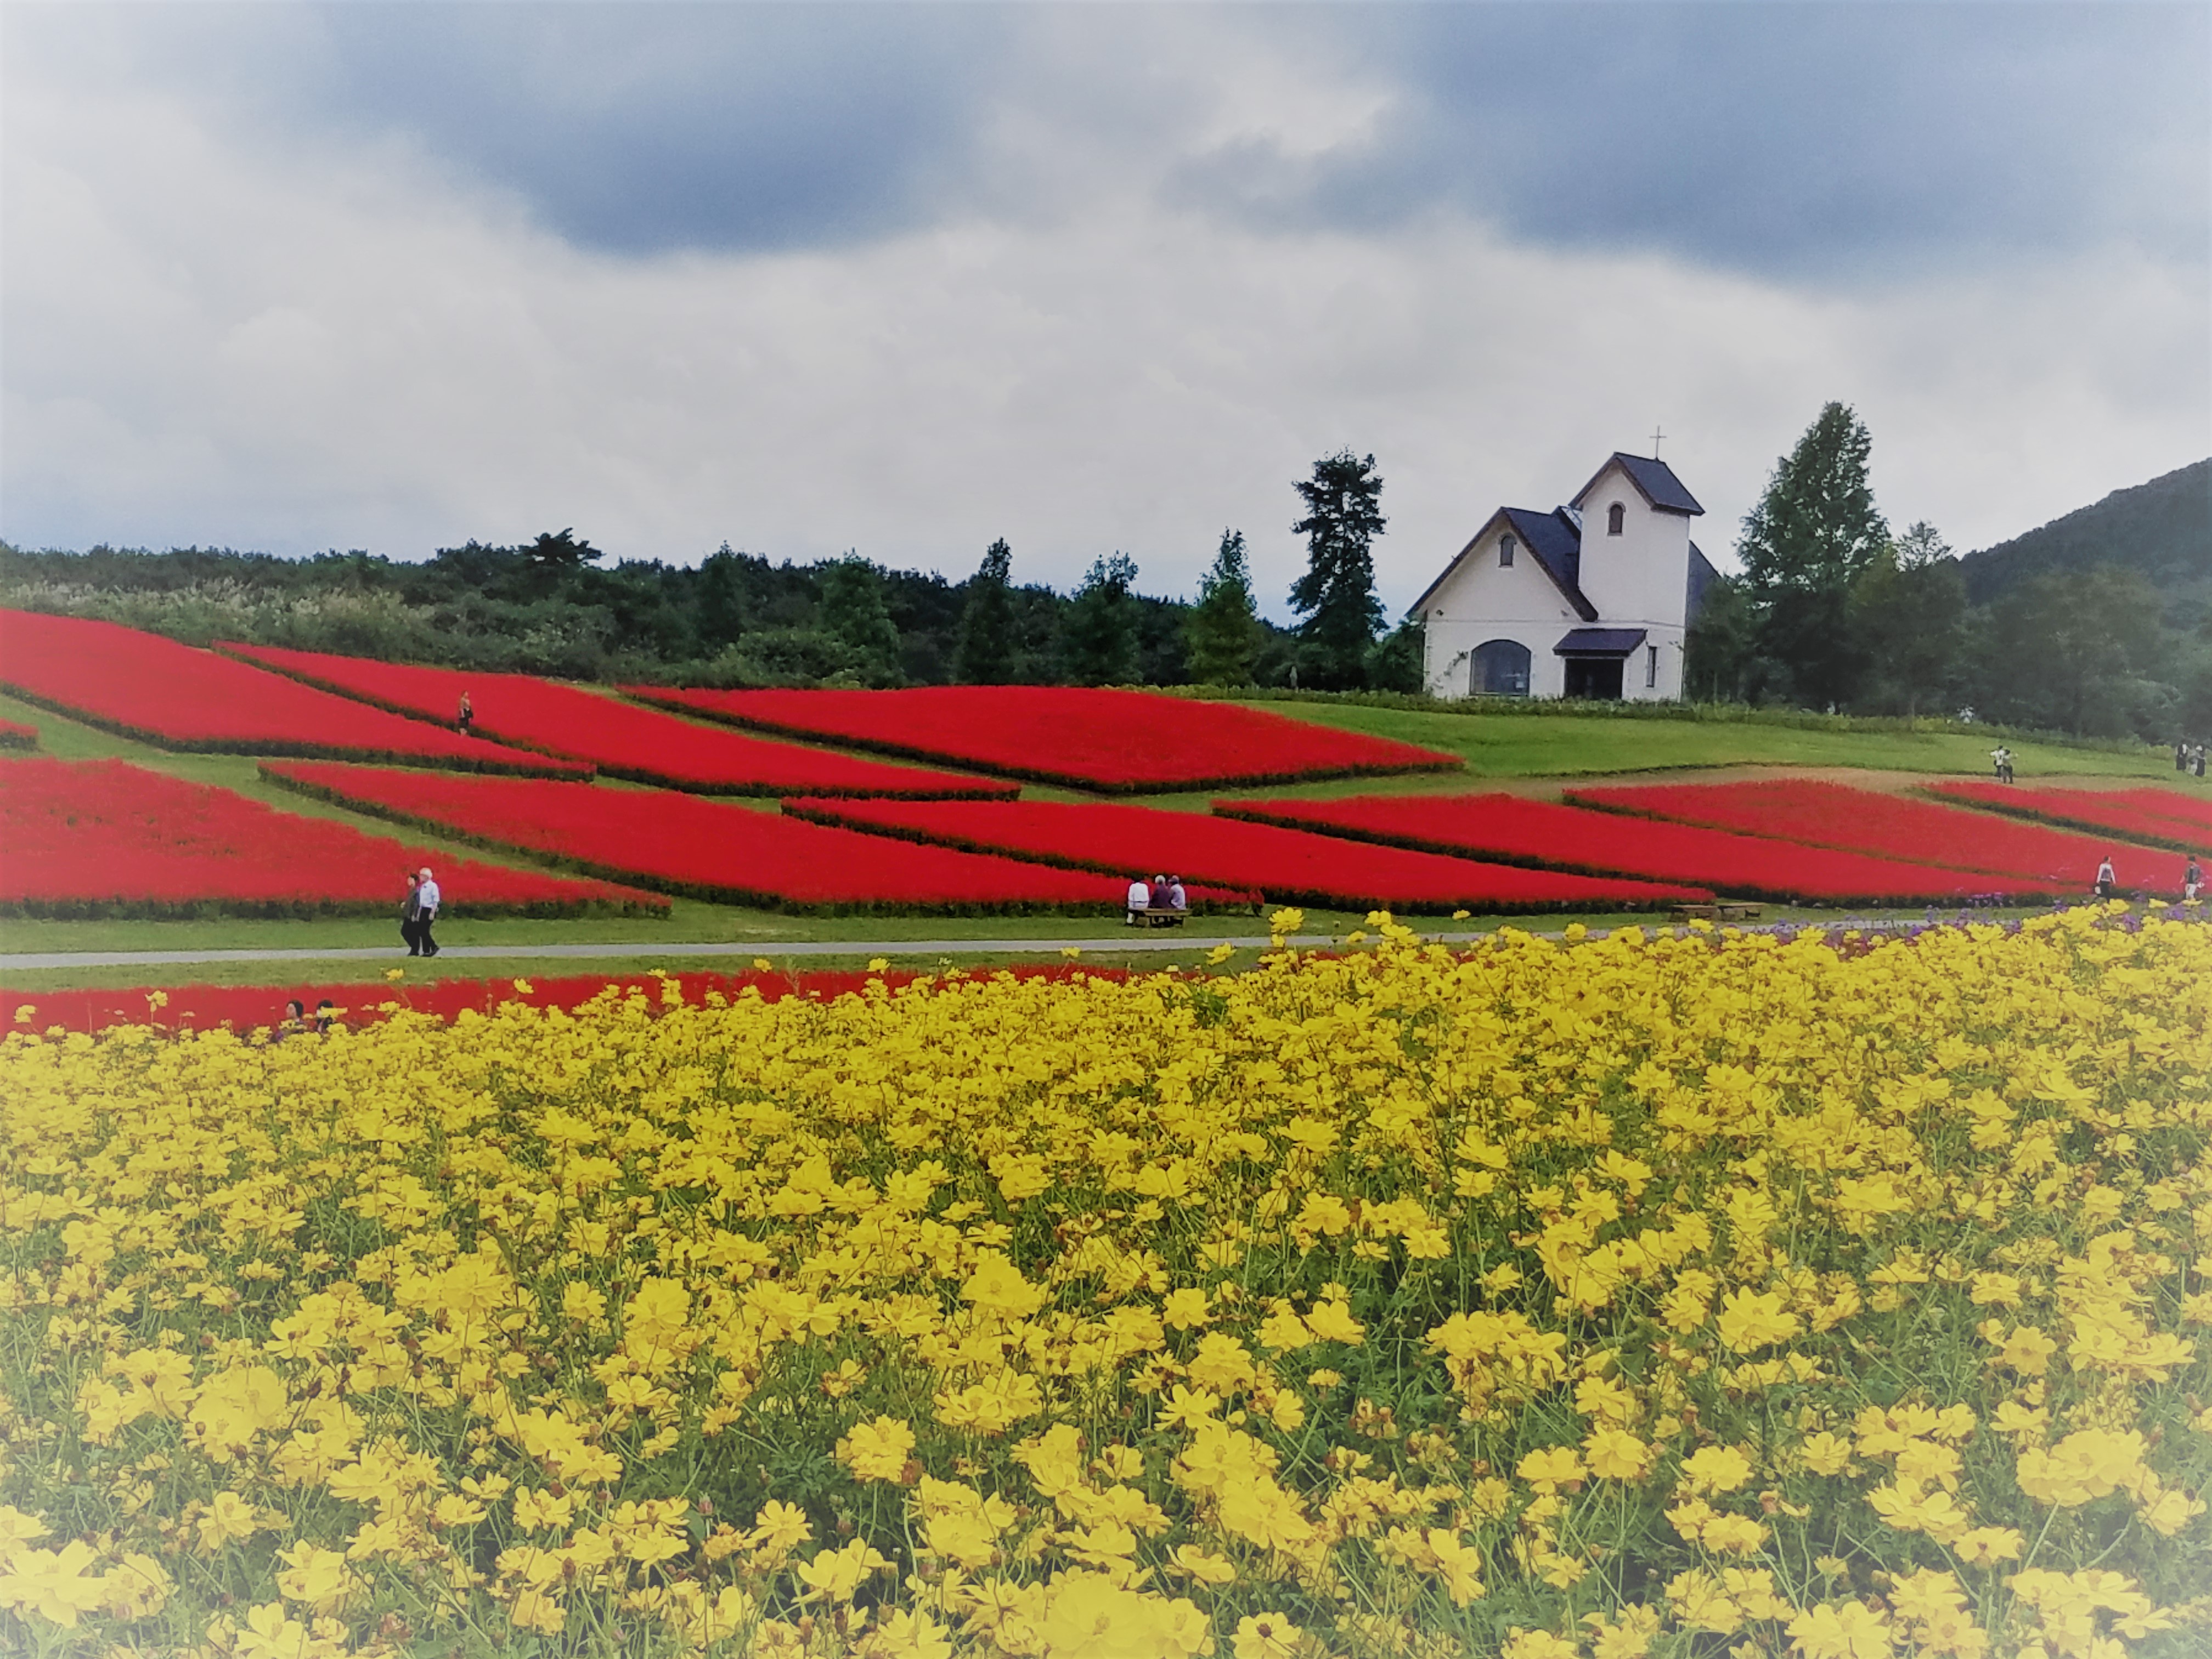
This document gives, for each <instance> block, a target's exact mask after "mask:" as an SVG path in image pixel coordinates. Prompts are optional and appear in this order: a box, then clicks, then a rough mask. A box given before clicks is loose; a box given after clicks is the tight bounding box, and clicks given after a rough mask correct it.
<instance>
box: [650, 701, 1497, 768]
mask: <svg viewBox="0 0 2212 1659" xmlns="http://www.w3.org/2000/svg"><path fill="white" fill-rule="evenodd" d="M623 689H624V690H627V691H628V692H629V694H630V695H631V696H635V697H642V698H647V699H649V700H650V701H652V702H659V703H663V704H665V705H667V706H669V707H671V708H684V709H686V710H689V711H690V712H692V713H695V714H705V715H708V716H710V717H711V718H714V719H716V720H727V721H729V722H731V723H732V724H734V725H739V726H757V727H758V728H760V729H761V730H763V731H769V732H792V733H795V734H798V735H801V736H805V737H812V738H825V739H828V740H829V741H832V742H837V743H848V744H853V745H854V746H855V747H858V748H862V749H873V750H879V751H880V752H882V753H884V754H890V755H911V756H915V757H920V758H921V759H925V760H935V761H947V762H951V763H955V764H957V765H962V766H972V767H975V769H978V770H979V771H985V772H997V773H1000V774H1003V775H1006V776H1007V777H1012V778H1030V779H1034V780H1036V781H1038V782H1040V783H1055V784H1063V785H1066V786H1068V787H1073V788H1079V789H1094V790H1097V791H1099V792H1101V793H1106V794H1144V793H1151V792H1153V791H1159V790H1170V789H1206V788H1213V787H1229V786H1231V785H1236V784H1255V783H1287V782H1290V781H1293V780H1295V779H1300V778H1328V777H1352V776H1358V775H1362V774H1369V773H1373V774H1383V773H1390V772H1420V771H1456V770H1457V769H1459V765H1460V761H1459V757H1457V756H1455V755H1446V754H1442V753H1439V752H1438V751H1437V750H1432V749H1419V748H1416V747H1415V746H1414V745H1413V744H1409V743H1396V742H1393V741H1391V740H1390V739H1389V738H1370V737H1365V736H1363V735H1361V734H1360V733H1358V732H1342V731H1339V730H1337V729H1336V728H1335V727H1334V726H1319V725H1316V724H1314V723H1313V722H1311V721H1309V720H1290V719H1287V718H1285V716H1283V715H1281V714H1271V713H1268V712H1267V711H1265V710H1262V709H1256V708H1239V707H1237V706H1236V705H1235V704H1232V703H1220V702H1197V701H1195V700H1193V699H1190V698H1186V697H1169V696H1160V695H1158V694H1156V693H1152V692H1146V691H1119V690H1104V689H1093V688H1090V687H1084V686H1068V685H933V686H924V687H920V688H917V689H915V690H908V691H671V690H662V689H660V688H658V687H653V686H643V685H636V686H626V687H624V688H623ZM817 793H820V792H817Z"/></svg>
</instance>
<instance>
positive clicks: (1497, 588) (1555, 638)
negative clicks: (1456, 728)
mask: <svg viewBox="0 0 2212 1659" xmlns="http://www.w3.org/2000/svg"><path fill="white" fill-rule="evenodd" d="M1506 534H1510V528H1509V526H1507V525H1506V523H1505V521H1504V520H1503V519H1502V518H1501V519H1498V520H1494V521H1493V522H1492V524H1490V525H1489V526H1486V527H1485V529H1484V531H1483V532H1482V534H1481V536H1480V538H1477V542H1476V545H1475V548H1474V551H1473V552H1472V553H1470V554H1468V556H1466V557H1465V558H1464V559H1462V561H1461V562H1460V563H1459V566H1458V568H1455V570H1454V571H1453V572H1452V573H1451V574H1450V575H1449V576H1448V577H1446V578H1445V579H1444V580H1443V583H1442V584H1441V585H1440V586H1438V587H1437V591H1436V592H1434V593H1432V594H1431V595H1430V596H1429V600H1428V603H1427V605H1425V606H1424V607H1423V609H1422V612H1421V621H1422V632H1423V635H1424V639H1425V648H1424V663H1425V673H1426V684H1427V685H1428V688H1429V691H1430V694H1431V696H1438V697H1464V696H1470V695H1472V689H1471V687H1470V684H1469V679H1468V676H1469V673H1470V671H1471V667H1472V664H1473V659H1474V650H1475V647H1478V646H1480V645H1482V644H1485V643H1486V642H1487V641H1491V640H1514V641H1518V642H1519V643H1520V644H1522V646H1524V647H1527V648H1528V695H1529V696H1533V697H1556V696H1560V695H1561V694H1562V693H1563V692H1564V691H1565V689H1566V667H1565V663H1564V662H1563V661H1562V660H1561V659H1559V657H1557V656H1555V655H1553V650H1552V647H1554V646H1556V645H1557V644H1558V643H1559V636H1560V635H1562V634H1564V633H1565V632H1566V631H1567V629H1570V628H1576V627H1579V626H1581V625H1582V618H1581V617H1579V616H1577V614H1576V612H1575V610H1574V607H1573V606H1571V605H1569V604H1568V603H1567V601H1566V598H1565V595H1564V594H1562V593H1561V592H1559V587H1558V586H1557V585H1556V584H1554V583H1553V580H1552V579H1551V578H1550V577H1549V576H1547V575H1546V574H1544V568H1543V567H1542V566H1541V564H1539V563H1538V562H1536V556H1535V555H1534V553H1531V552H1530V551H1529V550H1528V545H1527V544H1525V543H1522V544H1520V546H1519V547H1518V549H1517V550H1516V552H1515V554H1514V557H1513V562H1512V564H1511V565H1510V566H1501V565H1500V564H1499V563H1498V538H1499V537H1500V536H1502V535H1506ZM1515 540H1516V542H1518V541H1519V538H1518V537H1516V538H1515ZM1475 617H1480V618H1482V620H1480V621H1476V620H1474V618H1475Z"/></svg>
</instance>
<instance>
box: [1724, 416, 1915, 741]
mask: <svg viewBox="0 0 2212 1659" xmlns="http://www.w3.org/2000/svg"><path fill="white" fill-rule="evenodd" d="M1873 447H1874V440H1873V438H1872V437H1871V436H1870V435H1869V434H1868V432H1867V429H1866V427H1865V426H1864V425H1863V423H1862V422H1860V420H1859V418H1858V416H1856V415H1854V414H1853V413H1852V412H1851V411H1850V409H1849V408H1847V407H1846V406H1845V405H1844V404H1828V405H1827V406H1826V408H1824V409H1823V410H1821V411H1820V415H1819V416H1818V418H1816V419H1815V420H1814V422H1813V424H1812V425H1811V426H1810V427H1808V428H1806V431H1805V435H1804V436H1803V437H1802V438H1800V439H1799V440H1798V441H1797V447H1796V448H1795V449H1793V450H1791V451H1790V453H1789V454H1787V455H1785V456H1784V457H1782V459H1780V460H1778V461H1777V462H1776V463H1775V467H1774V473H1773V476H1772V477H1771V478H1770V479H1769V480H1768V482H1767V485H1766V493H1765V495H1761V496H1760V497H1759V502H1758V505H1756V506H1755V507H1753V508H1752V509H1751V511H1750V512H1749V513H1747V514H1746V515H1745V516H1744V520H1743V534H1742V535H1741V537H1740V538H1738V539H1737V541H1736V554H1737V556H1738V557H1740V558H1741V560H1742V561H1743V569H1744V586H1745V588H1746V592H1747V598H1748V599H1750V601H1751V603H1752V605H1753V608H1754V610H1755V611H1757V612H1758V614H1759V647H1760V651H1761V653H1762V654H1764V655H1765V656H1767V657H1769V658H1771V659H1773V660H1775V661H1777V662H1778V663H1780V664H1782V665H1784V666H1785V667H1786V668H1787V670H1788V671H1789V675H1790V682H1791V689H1792V690H1793V691H1794V692H1795V694H1796V696H1797V698H1798V699H1799V701H1801V702H1809V703H1812V704H1814V705H1816V706H1817V705H1819V704H1821V703H1830V702H1832V703H1841V702H1848V701H1849V700H1850V696H1851V694H1852V692H1853V691H1854V690H1856V688H1857V683H1858V680H1859V678H1860V676H1861V675H1862V674H1863V672H1864V670H1865V661H1864V658H1863V654H1862V653H1861V652H1860V651H1859V650H1858V649H1857V646H1856V645H1855V643H1854V641H1853V640H1852V638H1851V633H1850V614H1849V613H1850V592H1851V587H1852V585H1853V584H1854V583H1855V582H1857V580H1858V579H1859V577H1860V576H1861V575H1862V574H1864V572H1865V570H1866V568H1867V567H1868V566H1869V565H1870V564H1871V563H1873V562H1874V561H1875V558H1876V557H1877V556H1880V555H1881V552H1882V551H1883V550H1884V549H1886V548H1887V547H1888V545H1889V526H1887V525H1886V524H1884V523H1883V522H1882V517H1881V512H1880V511H1879V510H1878V509H1877V508H1876V507H1875V503H1874V487H1873V485H1872V484H1871V483H1869V479H1868V476H1867V462H1868V458H1869V455H1870V454H1871V453H1872V451H1873Z"/></svg>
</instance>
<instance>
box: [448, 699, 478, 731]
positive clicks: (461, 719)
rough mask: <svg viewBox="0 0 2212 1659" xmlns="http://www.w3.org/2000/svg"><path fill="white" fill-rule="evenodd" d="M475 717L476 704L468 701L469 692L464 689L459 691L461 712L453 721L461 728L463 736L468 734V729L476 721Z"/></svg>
mask: <svg viewBox="0 0 2212 1659" xmlns="http://www.w3.org/2000/svg"><path fill="white" fill-rule="evenodd" d="M476 718H477V706H476V704H474V703H472V702H470V701H469V694H468V693H467V692H465V691H464V692H462V693H461V712H460V714H459V716H458V717H457V718H456V720H455V721H454V724H456V725H457V726H459V727H460V728H461V735H462V736H463V737H466V736H468V735H469V730H470V728H471V726H473V725H474V724H475V723H476Z"/></svg>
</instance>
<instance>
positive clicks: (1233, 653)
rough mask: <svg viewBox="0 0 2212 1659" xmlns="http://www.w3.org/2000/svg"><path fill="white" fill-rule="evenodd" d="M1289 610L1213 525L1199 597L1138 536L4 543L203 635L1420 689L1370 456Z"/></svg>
mask: <svg viewBox="0 0 2212 1659" xmlns="http://www.w3.org/2000/svg"><path fill="white" fill-rule="evenodd" d="M1294 487H1295V489H1296V490H1297V495H1298V499H1299V501H1300V502H1301V503H1302V505H1303V507H1304V513H1303V516H1301V517H1300V518H1299V519H1298V520H1297V523H1296V525H1295V526H1293V527H1294V529H1295V530H1296V532H1297V533H1298V534H1300V535H1302V536H1304V537H1305V538H1306V540H1307V545H1308V550H1309V561H1308V568H1307V569H1306V571H1305V572H1304V574H1302V575H1301V576H1300V577H1299V578H1298V580H1297V583H1296V585H1295V586H1293V588H1292V589H1291V595H1290V598H1291V605H1292V607H1293V609H1294V611H1296V612H1297V613H1298V615H1299V617H1300V620H1299V622H1298V623H1297V626H1295V627H1291V628H1283V627H1279V626H1277V625H1276V624H1274V623H1270V622H1268V621H1267V620H1266V619H1265V618H1263V617H1261V615H1260V614H1259V606H1258V603H1257V599H1256V597H1255V593H1254V592H1253V587H1252V576H1251V568H1250V564H1249V559H1248V556H1247V552H1246V547H1245V541H1244V536H1243V532H1242V531H1239V530H1234V529H1231V530H1225V531H1224V532H1222V536H1221V539H1220V542H1219V544H1218V547H1217V549H1216V550H1215V555H1214V558H1213V562H1212V565H1211V567H1210V568H1208V569H1207V571H1206V574H1205V575H1204V576H1202V577H1201V578H1200V582H1199V589H1198V593H1197V596H1196V598H1195V599H1194V600H1191V601H1188V602H1186V601H1184V600H1181V599H1164V598H1158V597H1155V596H1153V595H1150V594H1146V593H1142V592H1139V591H1138V588H1137V578H1138V568H1137V565H1136V562H1135V561H1134V560H1133V559H1132V558H1131V557H1130V556H1128V555H1127V554H1126V553H1122V552H1119V551H1115V552H1113V553H1109V554H1103V555H1101V556H1099V557H1098V558H1097V560H1095V561H1094V562H1092V563H1091V567H1090V569H1089V570H1088V571H1087V572H1086V573H1085V576H1084V578H1083V580H1082V581H1081V582H1080V583H1079V585H1078V586H1076V587H1075V588H1074V589H1073V592H1067V593H1060V592H1055V591H1054V589H1053V588H1052V587H1050V586H1048V585H1045V584H1042V583H1024V582H1018V581H1017V580H1016V579H1015V573H1014V555H1013V550H1012V548H1010V547H1009V546H1008V545H1007V544H1006V542H1005V541H1004V540H1003V539H1001V540H998V541H994V543H992V544H991V545H990V546H989V547H988V548H987V549H986V550H984V552H983V556H982V559H981V563H980V564H979V565H978V566H977V568H976V569H975V574H973V575H971V576H969V577H968V578H967V579H966V580H963V581H958V582H952V581H948V580H946V579H945V577H944V576H942V575H939V574H936V573H934V572H930V573H924V572H921V571H915V570H900V569H894V568H888V567H886V566H884V565H882V564H879V563H877V562H873V561H872V560H869V559H866V558H863V557H861V556H860V555H859V554H857V553H848V554H846V555H845V556H842V557H841V558H835V559H827V560H823V561H819V562H815V563H812V564H806V565H799V564H793V563H792V562H789V561H785V562H781V563H773V562H770V561H769V559H768V558H766V557H764V556H762V555H759V554H757V553H746V552H740V551H738V550H734V549H732V547H730V546H729V544H727V543H725V544H723V545H722V546H721V547H720V549H719V550H716V551H715V552H714V553H712V554H710V555H708V556H707V557H706V558H705V559H703V560H702V561H701V562H700V563H698V564H697V565H696V566H684V565H676V564H669V563H665V562H662V561H660V560H658V559H614V560H610V559H608V558H607V556H606V555H605V553H604V552H603V551H602V550H599V548H596V547H594V546H592V544H591V543H590V542H589V541H588V540H586V539H585V538H581V537H579V536H578V535H577V534H576V532H575V531H574V528H573V527H571V528H568V529H563V530H560V531H552V532H545V533H543V534H541V535H539V536H538V537H537V538H535V539H534V540H532V541H530V542H527V543H523V544H515V545H489V544H483V543H480V542H477V541H470V542H468V543H467V544H465V545H463V546H460V547H448V548H441V549H439V550H437V551H436V552H435V554H434V555H433V556H431V557H430V558H428V559H427V560H423V561H421V562H402V561H394V560H392V559H389V558H386V557H385V556H381V555H372V554H369V553H366V552H361V551H354V552H347V553H337V552H331V553H323V554H319V555H316V556H313V557H310V558H305V559H284V558H278V557H276V556H271V555H268V554H259V553H239V552H234V551H231V550H228V549H201V548H179V549H173V550H170V551H168V552H166V553H154V552H149V551H145V550H131V549H124V550H118V549H113V548H108V547H97V548H94V549H92V550H89V551H88V552H82V553H79V552H64V551H46V552H28V551H25V550H20V549H17V548H14V547H10V546H8V545H7V544H4V543H0V603H4V604H7V605H15V606H18V607H23V608H28V609H33V610H45V611H69V612H70V613H72V614H75V615H80V616H92V617H105V618H106V619H108V620H111V621H115V622H120V623H128V624H129V625H131V626H133V627H140V628H146V629H152V630H153V631H155V632H157V633H162V634H167V635H170V636H171V637H173V638H177V639H181V640H185V641H188V642H191V643H195V644H204V643H206V642H207V641H210V640H213V639H222V638H228V639H238V640H243V641H249V642H251V643H254V644H261V645H281V646H289V647H295V648H298V649H303V650H315V651H331V652H337V653H343V654H348V655H356V656H374V657H378V658H381V659H386V660H390V661H400V662H424V663H435V664H439V665H447V666H452V667H461V668H473V669H478V670H484V671H517V672H526V673H541V674H552V675H557V676H560V677H562V678H574V679H599V680H608V679H623V678H628V679H636V680H642V681H650V682H661V683H672V684H698V685H717V686H814V685H855V686H871V687H887V686H901V685H942V684H1077V685H1115V684H1136V685H1180V684H1204V685H1221V686H1245V685H1251V686H1304V687H1307V688H1310V689H1316V690H1361V689H1369V690H1397V691H1414V690H1419V677H1420V661H1421V659H1420V639H1419V635H1418V633H1416V632H1414V631H1413V630H1411V629H1405V628H1401V629H1399V630H1398V631H1397V632H1396V633H1395V634H1388V635H1386V634H1385V633H1384V631H1383V607H1382V605H1381V603H1380V601H1379V600H1377V599H1376V595H1375V573H1374V561H1373V556H1372V546H1373V542H1374V539H1375V538H1376V537H1377V536H1379V535H1380V534H1381V533H1382V532H1383V526H1384V522H1385V521H1384V520H1383V514H1382V513H1381V511H1380V508H1379V505H1378V503H1379V501H1380V498H1381V495H1382V489H1383V480H1382V478H1381V477H1380V476H1379V475H1378V474H1377V473H1376V470H1375V459H1374V457H1373V456H1371V455H1370V456H1367V457H1365V458H1364V459H1362V458H1358V457H1355V456H1353V455H1352V453H1350V452H1349V451H1345V452H1342V453H1338V454H1334V455H1331V456H1328V457H1324V458H1323V459H1321V460H1319V461H1316V463H1315V464H1314V467H1313V471H1312V473H1311V475H1310V477H1306V478H1304V479H1300V480H1298V481H1297V483H1296V484H1295V486H1294Z"/></svg>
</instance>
